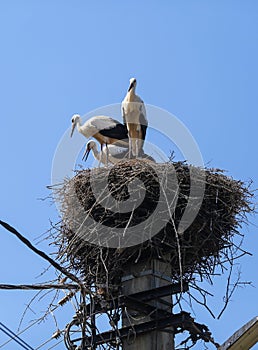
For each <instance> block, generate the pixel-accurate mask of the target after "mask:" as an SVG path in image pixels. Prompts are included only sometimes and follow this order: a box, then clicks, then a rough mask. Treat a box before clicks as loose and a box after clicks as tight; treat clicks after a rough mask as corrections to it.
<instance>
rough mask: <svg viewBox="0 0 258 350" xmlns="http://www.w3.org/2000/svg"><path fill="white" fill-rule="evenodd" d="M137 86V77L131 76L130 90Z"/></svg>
mask: <svg viewBox="0 0 258 350" xmlns="http://www.w3.org/2000/svg"><path fill="white" fill-rule="evenodd" d="M135 87H136V79H135V78H131V79H130V85H129V88H128V91H130V90H131V89H132V88H135Z"/></svg>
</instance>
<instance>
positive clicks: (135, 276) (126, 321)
mask: <svg viewBox="0 0 258 350" xmlns="http://www.w3.org/2000/svg"><path fill="white" fill-rule="evenodd" d="M170 276H171V265H170V264H169V263H165V262H161V261H159V260H154V259H153V260H150V261H147V262H142V263H137V264H131V265H130V266H128V268H127V269H126V270H125V273H124V277H123V278H122V290H123V294H124V295H130V294H135V293H138V292H143V291H148V290H151V289H154V288H158V287H162V286H165V285H168V284H171V280H170ZM148 305H151V306H152V307H154V308H155V309H157V310H158V312H160V313H162V312H164V313H170V314H171V313H172V296H171V295H170V296H166V297H162V298H159V300H158V301H157V300H153V301H149V302H148ZM148 305H147V306H148ZM147 309H148V307H147ZM159 310H160V311H159ZM154 313H155V312H152V313H150V314H148V315H146V313H145V314H144V313H143V312H141V311H135V310H133V309H129V308H127V309H125V311H124V312H123V317H122V326H123V327H127V326H135V325H139V324H142V323H144V322H147V321H150V320H153V317H155V314H154ZM123 349H124V350H139V349H141V350H174V333H173V327H169V328H166V331H164V330H160V329H154V330H151V331H149V332H148V333H145V334H138V335H137V334H135V333H134V332H131V333H130V334H128V337H127V339H126V340H124V341H123Z"/></svg>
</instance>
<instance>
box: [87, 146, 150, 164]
mask: <svg viewBox="0 0 258 350" xmlns="http://www.w3.org/2000/svg"><path fill="white" fill-rule="evenodd" d="M90 151H92V153H93V156H94V158H95V159H96V160H98V161H99V162H100V163H103V164H105V165H106V164H107V163H106V159H107V152H108V161H109V162H110V163H111V164H116V163H118V162H120V161H121V160H123V159H126V158H128V153H129V149H128V148H124V147H119V146H116V145H115V144H112V145H109V146H108V149H107V147H103V149H102V151H101V152H99V151H98V149H97V144H96V142H95V141H89V142H88V143H87V144H86V148H85V152H84V154H83V157H82V160H85V161H86V160H87V158H88V156H89V154H90ZM141 158H143V159H144V160H146V161H150V162H155V160H154V158H152V157H151V156H149V155H148V154H145V153H142V155H141Z"/></svg>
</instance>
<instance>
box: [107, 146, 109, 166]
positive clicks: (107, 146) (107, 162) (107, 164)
mask: <svg viewBox="0 0 258 350" xmlns="http://www.w3.org/2000/svg"><path fill="white" fill-rule="evenodd" d="M106 150H107V151H106V166H108V156H109V154H108V153H109V150H108V144H107V143H106Z"/></svg>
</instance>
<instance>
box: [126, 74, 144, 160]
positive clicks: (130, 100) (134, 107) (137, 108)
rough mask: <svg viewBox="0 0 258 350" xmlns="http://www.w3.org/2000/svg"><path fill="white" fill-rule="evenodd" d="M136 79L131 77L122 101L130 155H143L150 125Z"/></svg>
mask: <svg viewBox="0 0 258 350" xmlns="http://www.w3.org/2000/svg"><path fill="white" fill-rule="evenodd" d="M136 83H137V82H136V79H135V78H131V79H130V85H129V88H128V91H127V94H126V96H125V98H124V100H123V102H122V116H123V121H124V124H125V125H126V127H127V130H128V136H129V150H130V156H131V155H133V156H136V157H138V156H141V153H143V144H144V140H145V136H146V130H147V127H148V121H147V117H146V109H145V106H144V102H143V100H142V99H141V98H140V97H139V96H138V95H136V93H135V89H136Z"/></svg>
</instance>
